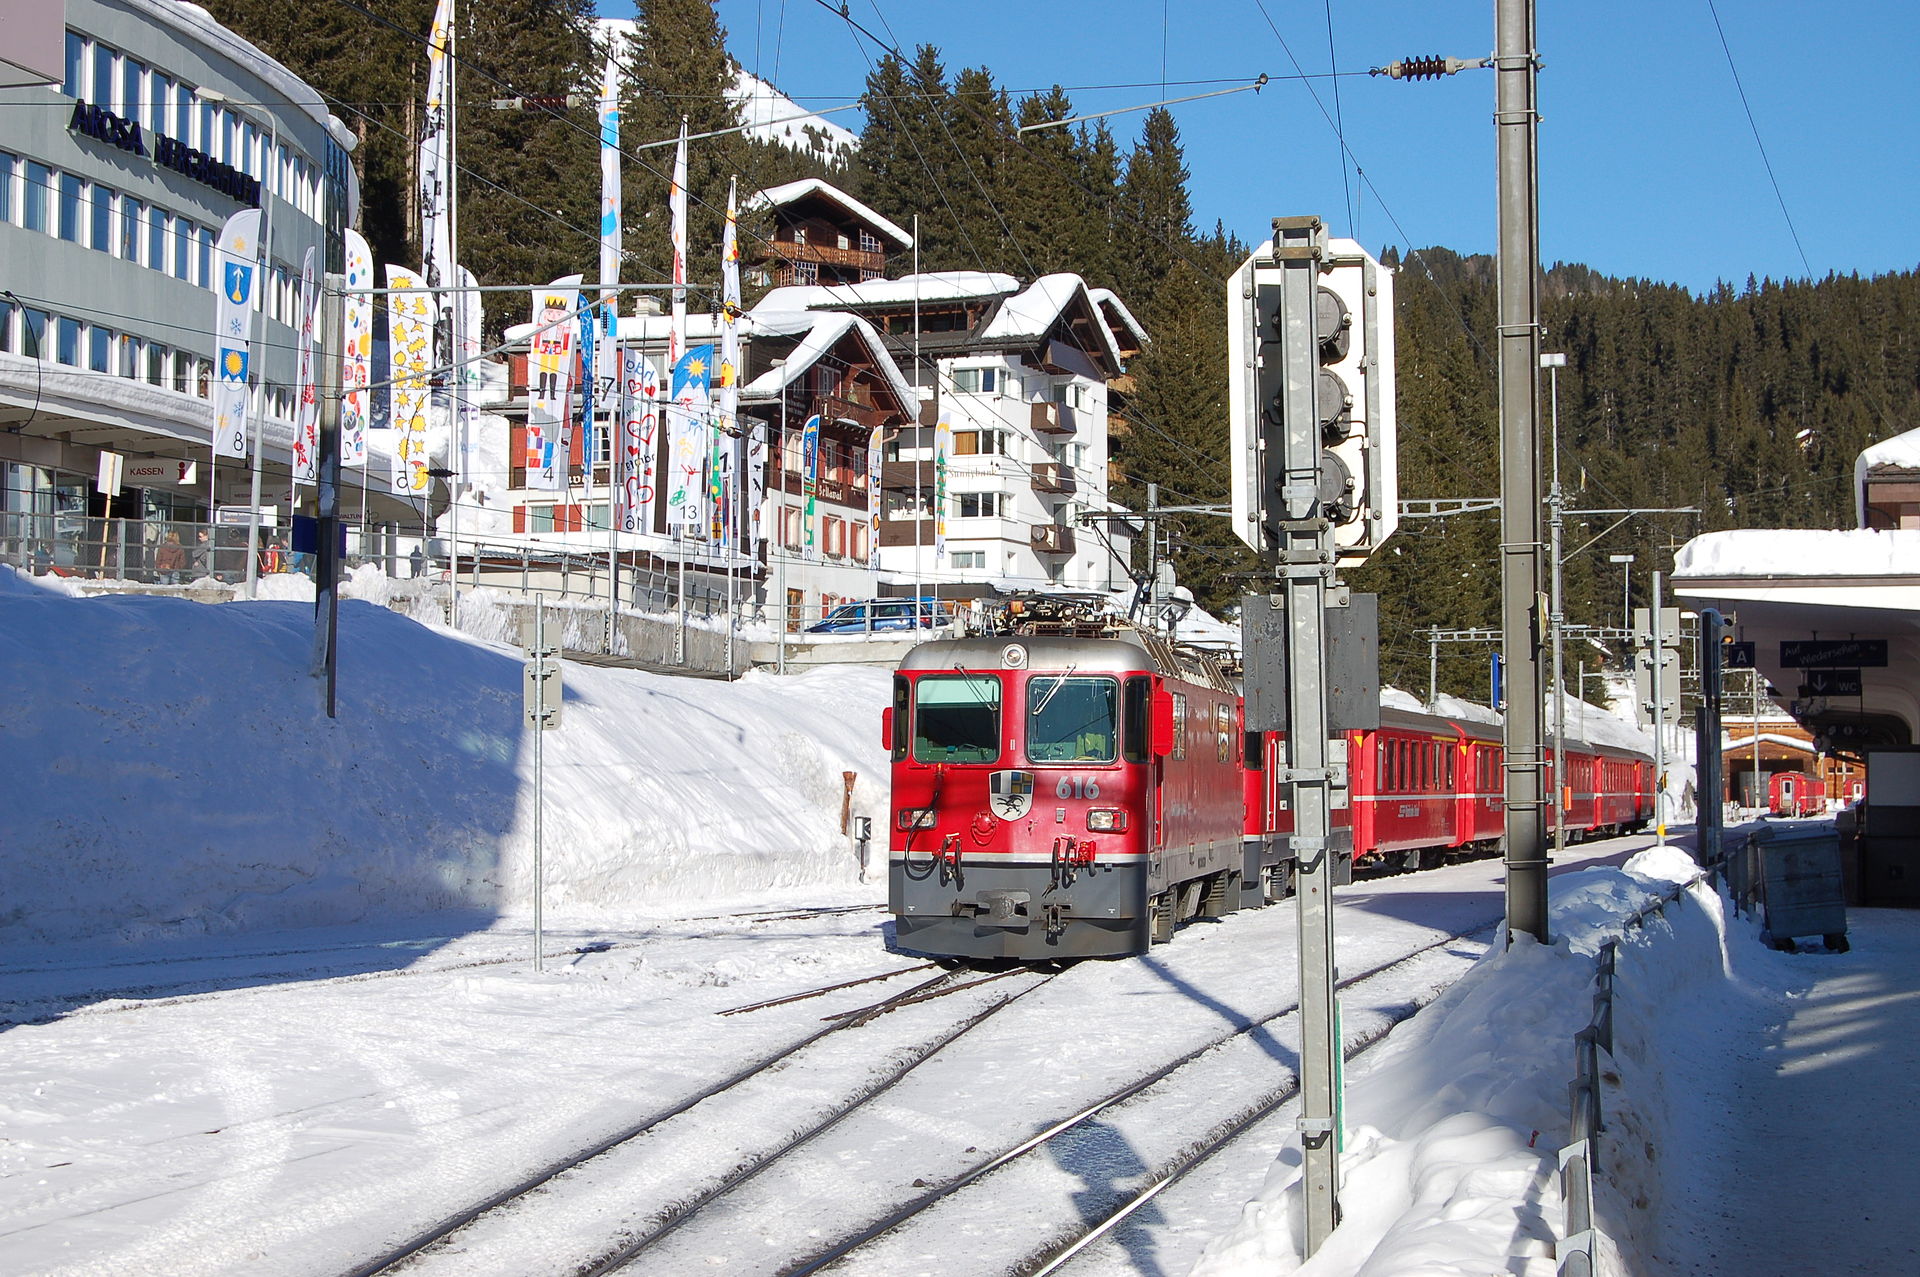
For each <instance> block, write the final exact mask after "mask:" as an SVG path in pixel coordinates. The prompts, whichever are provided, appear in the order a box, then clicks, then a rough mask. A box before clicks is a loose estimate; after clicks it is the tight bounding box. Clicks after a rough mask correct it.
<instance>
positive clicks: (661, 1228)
mask: <svg viewBox="0 0 1920 1277" xmlns="http://www.w3.org/2000/svg"><path fill="white" fill-rule="evenodd" d="M948 974H949V975H950V974H952V973H948ZM1025 974H1034V973H1031V972H1025V971H1004V972H1001V973H999V974H998V975H992V976H988V977H987V978H986V979H983V980H974V981H971V982H969V983H967V984H963V985H958V986H955V987H954V988H953V989H951V990H947V991H945V992H953V993H960V992H964V991H966V990H968V989H973V988H977V987H979V986H980V985H983V984H989V983H991V982H993V981H995V980H1000V979H1004V978H1006V977H1007V976H1012V975H1025ZM940 978H942V979H944V978H946V977H945V976H943V977H940ZM1054 978H1055V977H1054V975H1053V974H1052V973H1046V974H1041V975H1040V976H1039V978H1038V979H1037V980H1035V981H1034V982H1033V983H1032V984H1031V985H1029V986H1027V987H1026V988H1024V989H1022V990H1020V991H1019V992H1018V993H1014V994H1009V995H1008V996H1006V997H1003V998H1000V999H999V1000H998V1001H995V1002H991V1003H988V1004H987V1005H986V1006H985V1007H983V1008H982V1009H980V1010H979V1011H976V1012H975V1013H974V1014H972V1015H970V1016H968V1017H967V1018H966V1019H964V1020H962V1021H960V1022H959V1023H958V1024H956V1025H954V1026H953V1027H952V1028H950V1029H948V1030H947V1031H946V1032H944V1033H942V1034H941V1035H940V1036H939V1037H938V1038H936V1039H934V1040H933V1041H932V1042H930V1043H927V1044H925V1045H924V1046H922V1047H921V1048H919V1049H917V1050H915V1051H913V1052H911V1053H909V1054H908V1055H907V1056H906V1057H905V1058H904V1059H903V1060H902V1061H900V1062H897V1063H896V1064H895V1065H894V1066H893V1067H892V1068H891V1069H890V1070H889V1071H888V1072H887V1073H886V1074H885V1075H884V1076H883V1077H882V1078H881V1079H880V1080H879V1081H878V1082H877V1083H872V1084H869V1085H867V1086H865V1087H863V1088H861V1090H860V1091H859V1092H858V1093H856V1094H855V1095H854V1096H853V1097H851V1098H850V1099H849V1100H848V1101H847V1102H846V1103H844V1104H842V1105H841V1106H840V1107H839V1108H838V1109H837V1110H836V1111H835V1112H833V1113H832V1114H831V1115H830V1116H828V1117H827V1118H826V1120H825V1121H822V1122H818V1123H815V1124H814V1125H813V1126H812V1127H811V1128H810V1129H808V1130H805V1131H799V1132H795V1133H794V1135H793V1136H792V1137H791V1138H789V1139H787V1140H785V1141H783V1142H782V1143H780V1144H779V1145H778V1146H777V1147H776V1148H774V1149H772V1150H770V1151H768V1152H766V1153H764V1154H762V1155H761V1156H760V1157H759V1158H757V1159H756V1160H754V1161H752V1162H750V1163H748V1164H746V1165H743V1166H740V1167H737V1168H736V1169H735V1170H733V1171H731V1172H729V1173H728V1174H726V1175H724V1176H722V1177H721V1178H720V1179H719V1180H717V1181H715V1182H714V1183H713V1184H712V1185H710V1186H709V1187H707V1188H706V1189H704V1190H703V1191H701V1192H700V1193H698V1194H696V1195H695V1196H694V1197H692V1198H691V1199H689V1200H688V1201H686V1202H684V1203H682V1204H681V1205H679V1206H677V1207H675V1208H674V1209H673V1210H672V1211H670V1212H669V1213H668V1214H666V1215H665V1216H663V1217H661V1218H660V1219H659V1220H658V1222H656V1223H655V1224H654V1225H653V1226H652V1227H651V1228H650V1229H649V1230H648V1231H647V1232H645V1233H643V1234H641V1235H640V1236H638V1237H635V1238H633V1239H632V1240H630V1241H628V1242H625V1243H623V1244H622V1245H621V1246H620V1247H619V1249H617V1250H615V1251H613V1252H612V1253H610V1254H607V1255H603V1256H601V1257H600V1258H599V1259H597V1260H594V1261H592V1262H590V1263H589V1264H586V1265H581V1266H579V1267H577V1268H575V1270H574V1271H575V1272H576V1273H577V1274H578V1275H579V1277H603V1274H606V1273H611V1272H617V1271H619V1270H620V1269H623V1268H625V1267H626V1266H627V1265H628V1264H630V1263H632V1262H633V1261H634V1260H635V1259H637V1258H639V1257H640V1256H641V1255H642V1254H644V1253H646V1252H647V1251H648V1250H650V1249H651V1248H652V1247H653V1246H654V1245H656V1244H657V1243H658V1242H660V1241H661V1240H662V1239H664V1238H665V1237H667V1236H668V1235H669V1234H671V1233H672V1232H674V1230H676V1229H678V1228H679V1227H680V1226H681V1225H682V1224H684V1223H686V1222H687V1221H688V1220H690V1219H692V1218H693V1217H694V1216H695V1215H697V1214H698V1213H699V1212H700V1211H701V1210H703V1209H705V1208H706V1207H707V1206H708V1205H710V1204H711V1203H713V1202H714V1201H717V1200H718V1199H720V1198H721V1197H724V1196H726V1195H727V1194H728V1193H730V1192H732V1191H733V1190H734V1189H736V1188H739V1187H740V1186H741V1185H742V1184H745V1183H747V1182H748V1181H750V1180H752V1179H753V1178H754V1177H755V1176H757V1175H759V1174H760V1172H762V1171H764V1170H766V1169H767V1168H768V1167H770V1166H774V1165H776V1164H777V1163H778V1162H779V1160H780V1159H781V1158H783V1157H785V1156H786V1155H787V1154H788V1153H791V1152H793V1151H794V1150H795V1149H797V1148H800V1147H802V1146H804V1145H806V1144H808V1143H810V1142H811V1141H812V1140H814V1139H816V1138H818V1137H819V1136H821V1135H824V1134H826V1132H828V1131H830V1130H832V1129H833V1128H834V1127H836V1126H838V1125H839V1124H840V1123H841V1122H842V1121H844V1120H846V1119H847V1118H848V1117H850V1116H852V1115H853V1114H854V1113H857V1112H858V1111H860V1109H862V1108H863V1107H865V1106H866V1105H867V1104H869V1103H871V1102H872V1101H873V1100H874V1099H876V1098H878V1097H879V1096H881V1095H884V1094H885V1093H886V1092H887V1091H889V1090H891V1089H892V1088H893V1087H894V1086H895V1085H897V1084H898V1083H899V1082H900V1081H901V1080H902V1079H904V1078H905V1077H906V1076H907V1075H908V1074H910V1073H912V1072H913V1071H914V1070H915V1069H917V1068H919V1067H920V1066H921V1065H922V1064H924V1063H926V1062H927V1061H928V1060H930V1059H932V1058H933V1057H934V1056H935V1055H938V1054H939V1053H940V1052H941V1051H943V1050H945V1049H946V1048H947V1047H948V1046H950V1045H952V1044H953V1043H954V1042H956V1041H958V1040H959V1039H960V1038H961V1037H963V1036H965V1035H966V1034H967V1033H969V1032H971V1031H972V1030H973V1029H974V1028H976V1027H978V1026H979V1025H980V1024H981V1023H982V1022H983V1021H985V1020H987V1019H988V1018H990V1017H991V1016H993V1015H995V1014H997V1013H998V1012H1000V1011H1002V1010H1004V1009H1005V1008H1007V1007H1009V1006H1011V1005H1013V1004H1014V1003H1015V1002H1018V1001H1019V1000H1020V999H1021V998H1024V997H1025V996H1027V994H1029V993H1032V992H1033V991H1034V990H1035V989H1038V988H1041V987H1042V986H1044V985H1046V984H1047V983H1049V982H1050V981H1052V980H1053V979H1054ZM929 983H931V982H929ZM913 993H914V991H913V990H909V991H908V993H907V994H906V995H902V997H901V998H899V999H895V1000H894V1001H895V1003H896V1005H906V1004H907V1003H908V1002H909V1001H922V1000H924V998H919V997H913V996H912V995H913ZM871 1018H872V1016H871V1015H864V1016H862V1017H860V1018H858V1019H843V1018H838V1017H836V1018H835V1019H834V1020H833V1021H832V1028H841V1027H848V1026H851V1025H854V1024H864V1023H866V1022H867V1020H868V1019H871ZM829 1031H831V1030H829Z"/></svg>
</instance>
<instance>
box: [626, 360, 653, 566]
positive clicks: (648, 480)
mask: <svg viewBox="0 0 1920 1277" xmlns="http://www.w3.org/2000/svg"><path fill="white" fill-rule="evenodd" d="M620 381H621V394H620V482H619V495H618V496H617V497H616V501H617V502H618V514H617V518H618V520H619V527H620V530H621V531H622V532H651V531H653V492H654V479H653V476H654V472H655V471H656V470H658V469H659V466H660V374H659V373H657V372H655V371H654V370H653V361H652V360H650V359H648V358H647V357H646V356H645V355H644V354H642V353H641V352H640V351H638V350H634V349H629V350H627V351H625V352H623V355H622V371H621V377H620Z"/></svg>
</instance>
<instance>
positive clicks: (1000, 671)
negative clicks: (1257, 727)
mask: <svg viewBox="0 0 1920 1277" xmlns="http://www.w3.org/2000/svg"><path fill="white" fill-rule="evenodd" d="M1005 628H1006V629H1007V630H1008V632H1006V633H1003V634H999V635H995V636H976V637H968V638H954V639H941V640H935V641H932V642H928V643H922V644H920V645H919V646H917V647H915V648H914V649H912V651H910V652H909V653H908V654H907V656H906V658H905V660H903V661H902V662H901V665H900V668H899V669H898V671H897V672H896V673H895V676H894V682H893V700H892V704H891V706H890V707H889V708H888V709H887V711H886V716H885V726H884V729H883V730H884V733H885V737H886V743H887V746H888V748H889V751H890V753H891V755H892V759H893V800H892V807H893V819H892V821H891V831H890V838H889V843H888V901H889V907H890V908H891V910H892V912H893V914H894V918H895V923H896V942H897V943H898V945H899V947H900V948H902V949H907V950H911V951H914V952H921V953H932V954H940V955H947V956H954V957H965V958H1016V959H1027V960H1034V959H1051V958H1076V957H1096V956H1112V955H1121V954H1130V953H1141V952H1144V951H1145V950H1146V949H1147V948H1148V946H1149V945H1150V944H1153V943H1157V942H1159V941H1163V940H1167V939H1170V938H1171V937H1172V934H1173V928H1174V926H1175V925H1176V924H1177V923H1179V922H1182V921H1185V920H1186V919H1188V918H1193V917H1219V916H1221V915H1224V914H1227V913H1230V912H1232V911H1234V910H1236V909H1239V908H1243V907H1249V906H1258V905H1261V904H1266V903H1270V902H1271V901H1274V900H1278V899H1280V898H1281V897H1283V896H1284V895H1285V894H1286V892H1287V889H1288V882H1289V879H1290V876H1291V860H1292V856H1291V852H1290V851H1289V849H1288V837H1287V835H1288V834H1289V832H1290V830H1291V827H1292V817H1291V814H1290V813H1289V812H1288V811H1287V809H1286V793H1287V790H1286V789H1285V787H1282V786H1279V785H1275V784H1273V783H1271V781H1270V778H1271V777H1274V776H1276V775H1278V774H1279V764H1280V762H1281V757H1282V754H1281V751H1282V749H1283V743H1282V741H1281V739H1280V738H1279V737H1278V736H1277V735H1274V734H1265V735H1263V734H1258V733H1247V732H1246V731H1244V729H1243V724H1242V717H1241V714H1242V709H1241V701H1240V696H1239V691H1238V687H1237V685H1236V682H1235V680H1234V677H1233V671H1232V670H1231V669H1230V668H1229V667H1228V666H1227V665H1225V664H1224V663H1223V662H1222V661H1221V660H1219V658H1217V657H1214V656H1210V655H1207V654H1204V653H1199V652H1195V651H1192V650H1190V649H1185V648H1179V647H1176V646H1175V645H1173V644H1172V643H1170V642H1168V641H1167V640H1166V639H1165V638H1163V637H1161V636H1158V635H1155V634H1150V633H1145V632H1141V631H1137V630H1133V629H1131V628H1129V627H1126V626H1124V625H1120V624H1116V623H1114V622H1112V621H1111V620H1096V621H1077V620H1074V619H1072V617H1071V615H1070V614H1069V613H1068V612H1067V611H1065V610H1064V609H1049V608H1048V607H1047V605H1045V604H1041V605H1039V608H1038V610H1037V611H1036V610H1035V609H1034V607H1033V605H1027V609H1026V611H1025V612H1024V614H1023V612H1022V611H1021V610H1020V609H1019V608H1018V607H1016V608H1015V609H1013V610H1012V616H1011V618H1010V623H1009V624H1008V625H1007V626H1006V627H1005ZM1345 737H1346V750H1347V759H1348V770H1347V779H1348V787H1347V788H1346V789H1343V790H1342V789H1336V791H1335V797H1334V802H1335V809H1334V822H1333V824H1334V829H1335V833H1336V836H1341V835H1350V836H1351V839H1352V856H1351V857H1350V858H1346V859H1343V861H1342V863H1343V864H1344V865H1346V866H1347V867H1349V868H1350V867H1351V866H1352V865H1353V864H1356V863H1357V864H1388V865H1394V866H1399V867H1405V868H1418V867H1420V866H1422V865H1424V864H1427V863H1430V862H1432V861H1434V860H1436V859H1437V858H1438V857H1440V856H1442V855H1445V854H1446V853H1448V852H1460V851H1478V850H1490V849H1492V848H1493V847H1494V846H1495V845H1496V843H1497V842H1498V840H1499V838H1500V835H1501V832H1502V819H1503V817H1502V810H1501V808H1502V792H1501V786H1502V771H1501V757H1502V755H1501V748H1500V739H1499V729H1498V727H1496V726H1490V725H1488V724H1485V723H1478V722H1471V721H1458V720H1455V719H1450V718H1446V717H1442V716H1439V715H1434V714H1427V713H1416V712H1411V711H1406V710H1400V709H1393V708H1383V709H1382V711H1381V725H1380V727H1379V728H1377V729H1374V730H1368V731H1352V732H1348V733H1345ZM1570 745H1571V748H1570V749H1569V750H1568V755H1567V764H1568V766H1567V775H1566V786H1565V789H1564V791H1563V797H1562V801H1563V802H1564V803H1565V805H1566V807H1565V820H1566V822H1567V826H1568V829H1569V831H1570V832H1571V833H1573V834H1574V835H1575V836H1586V835H1589V834H1593V835H1598V834H1603V833H1608V832H1618V831H1620V830H1622V829H1626V828H1638V827H1642V826H1644V825H1645V824H1646V822H1647V821H1648V819H1650V817H1651V811H1652V801H1651V799H1652V778H1651V774H1650V773H1651V768H1650V765H1649V760H1648V759H1647V758H1646V756H1644V755H1642V754H1636V753H1634V752H1633V751H1630V750H1625V749H1618V748H1613V747H1607V746H1596V745H1590V744H1586V743H1583V742H1570ZM1343 841H1344V839H1343Z"/></svg>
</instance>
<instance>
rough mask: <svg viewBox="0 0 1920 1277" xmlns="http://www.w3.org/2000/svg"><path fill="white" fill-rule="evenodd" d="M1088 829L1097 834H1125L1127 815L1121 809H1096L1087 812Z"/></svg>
mask: <svg viewBox="0 0 1920 1277" xmlns="http://www.w3.org/2000/svg"><path fill="white" fill-rule="evenodd" d="M1087 828H1088V829H1091V830H1093V831H1094V832H1095V833H1106V834H1120V833H1125V832H1126V830H1127V813H1126V812H1125V811H1124V810H1122V809H1121V808H1119V807H1095V808H1093V809H1092V810H1090V811H1088V812H1087Z"/></svg>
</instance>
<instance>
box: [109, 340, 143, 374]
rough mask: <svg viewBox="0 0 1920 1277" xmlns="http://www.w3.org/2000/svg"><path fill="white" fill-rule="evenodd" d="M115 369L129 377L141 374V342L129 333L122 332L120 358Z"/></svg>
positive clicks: (116, 371)
mask: <svg viewBox="0 0 1920 1277" xmlns="http://www.w3.org/2000/svg"><path fill="white" fill-rule="evenodd" d="M113 371H114V372H115V374H117V375H118V376H121V377H127V378H134V377H138V376H139V375H140V343H139V341H138V340H137V339H135V338H134V337H132V336H130V335H129V334H127V333H121V334H120V358H119V361H118V362H117V363H116V364H115V365H114V369H113Z"/></svg>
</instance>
